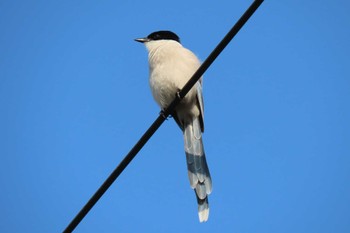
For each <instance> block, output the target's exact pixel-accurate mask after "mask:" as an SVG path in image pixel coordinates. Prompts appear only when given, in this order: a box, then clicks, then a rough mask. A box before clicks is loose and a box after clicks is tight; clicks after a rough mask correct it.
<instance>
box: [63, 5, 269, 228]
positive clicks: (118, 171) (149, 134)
mask: <svg viewBox="0 0 350 233" xmlns="http://www.w3.org/2000/svg"><path fill="white" fill-rule="evenodd" d="M263 1H264V0H255V1H254V2H253V3H252V4H251V6H250V7H249V8H248V9H247V10H246V12H245V13H244V14H243V15H242V16H241V18H240V19H239V20H238V21H237V23H236V24H235V25H234V26H233V27H232V29H231V30H230V31H229V32H228V33H227V35H226V36H225V37H224V39H222V41H221V42H220V43H219V44H218V46H217V47H216V48H215V49H214V50H213V52H212V53H211V54H210V55H209V56H208V58H207V59H206V60H205V61H204V62H203V63H202V65H201V66H200V67H199V69H198V70H197V71H196V73H194V74H193V76H192V77H191V79H190V80H189V81H188V82H187V84H186V85H185V86H184V87H183V89H182V90H181V91H180V92H179V93H178V95H177V96H176V97H175V99H174V100H173V101H172V102H171V104H170V105H169V107H168V108H166V109H165V110H164V111H162V113H161V114H160V115H159V116H158V118H157V119H156V120H155V121H154V122H153V124H152V125H151V126H150V127H149V128H148V130H147V131H146V132H145V133H144V134H143V135H142V137H141V138H140V140H139V141H138V142H137V143H136V144H135V146H134V147H133V148H132V149H131V150H130V151H129V153H128V154H127V155H126V156H125V158H124V159H123V160H122V161H121V162H120V164H119V165H118V166H117V167H116V168H115V170H114V171H113V172H112V173H111V174H110V175H109V177H108V178H107V179H106V180H105V182H104V183H103V184H102V185H101V187H100V188H99V189H98V190H97V191H96V192H95V194H94V195H93V196H92V197H91V198H90V200H89V201H88V202H87V203H86V204H85V206H84V207H83V208H82V209H81V210H80V211H79V213H78V214H77V215H76V216H75V218H74V219H73V220H72V221H71V222H70V223H69V225H68V226H67V227H66V229H65V230H64V231H63V232H64V233H66V232H72V231H73V230H74V229H75V228H76V227H77V226H78V224H79V223H80V222H81V220H83V218H84V217H85V216H86V215H87V213H88V212H89V211H90V210H91V209H92V207H93V206H94V205H95V204H96V203H97V201H98V200H99V199H100V198H101V197H102V196H103V194H104V193H105V192H106V191H107V190H108V188H109V187H110V186H111V185H112V184H113V182H114V181H115V180H116V179H117V178H118V176H119V175H120V174H121V173H122V172H123V171H124V169H125V168H126V167H127V166H128V164H129V163H130V162H131V161H132V160H133V158H135V156H136V154H137V153H138V152H139V151H140V150H141V149H142V147H143V146H144V145H145V144H146V142H147V141H148V140H149V139H150V138H151V137H152V135H153V134H154V133H155V132H156V131H157V130H158V128H159V127H160V126H161V125H162V124H163V122H164V121H165V119H166V118H167V117H168V116H169V115H170V114H171V113H172V112H173V111H174V109H175V107H176V105H177V104H178V103H179V102H180V101H181V100H182V98H184V97H185V95H186V94H187V93H188V92H189V91H190V89H191V88H192V87H193V86H194V84H195V83H196V82H197V81H198V80H199V79H200V77H202V75H203V74H204V72H205V71H206V70H207V69H208V68H209V66H210V65H211V64H212V63H213V62H214V60H215V59H216V58H217V57H218V56H219V54H220V53H221V52H222V51H223V50H224V48H225V47H226V46H227V45H228V44H229V43H230V41H231V40H232V38H233V37H234V36H235V35H236V34H237V33H238V31H239V30H240V29H241V28H242V27H243V25H244V24H245V23H246V22H247V21H248V19H249V18H250V17H251V16H252V15H253V14H254V12H255V11H256V9H258V7H259V6H260V5H261V3H262V2H263Z"/></svg>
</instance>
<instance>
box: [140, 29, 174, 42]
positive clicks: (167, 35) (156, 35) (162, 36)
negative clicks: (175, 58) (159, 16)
mask: <svg viewBox="0 0 350 233" xmlns="http://www.w3.org/2000/svg"><path fill="white" fill-rule="evenodd" d="M135 40H136V41H138V42H141V43H144V42H149V41H154V40H174V41H177V42H179V43H180V38H179V37H178V36H177V35H176V34H175V33H173V32H171V31H157V32H152V33H151V34H149V35H148V36H147V37H146V38H140V39H135Z"/></svg>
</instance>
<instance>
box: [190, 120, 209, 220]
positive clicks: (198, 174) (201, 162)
mask: <svg viewBox="0 0 350 233" xmlns="http://www.w3.org/2000/svg"><path fill="white" fill-rule="evenodd" d="M184 140H185V152H186V159H187V169H188V178H189V179H190V184H191V187H192V188H193V189H194V190H195V193H196V197H197V202H198V216H199V221H200V222H206V221H207V220H208V217H209V204H208V195H209V194H210V193H211V190H212V183H211V177H210V173H209V168H208V165H207V161H206V159H205V154H204V148H203V143H202V132H201V126H200V123H199V119H198V118H196V119H194V120H193V121H192V122H190V123H187V124H186V125H185V127H184Z"/></svg>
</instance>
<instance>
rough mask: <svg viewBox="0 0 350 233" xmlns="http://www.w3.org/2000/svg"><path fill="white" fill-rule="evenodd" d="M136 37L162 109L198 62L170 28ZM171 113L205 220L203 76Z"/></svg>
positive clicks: (207, 188)
mask: <svg viewBox="0 0 350 233" xmlns="http://www.w3.org/2000/svg"><path fill="white" fill-rule="evenodd" d="M135 41H137V42H140V43H143V44H144V45H145V47H146V49H147V51H148V63H149V84H150V87H151V92H152V95H153V97H154V99H155V101H156V102H157V104H158V105H159V106H160V108H161V110H164V109H166V108H167V107H168V106H169V104H170V103H171V102H172V101H173V100H174V98H175V96H176V95H177V94H178V92H179V91H180V90H181V89H182V88H183V86H184V85H185V84H186V83H187V82H188V80H189V79H190V78H191V77H192V75H193V74H194V73H195V72H196V71H197V69H198V68H199V67H200V64H201V63H200V61H199V59H198V58H197V56H196V55H195V54H194V53H193V52H192V51H190V50H189V49H187V48H185V47H183V46H182V44H181V42H180V38H179V36H178V35H177V34H175V33H174V32H172V31H166V30H163V31H156V32H153V33H151V34H149V35H148V36H147V37H143V38H138V39H135ZM171 116H172V117H173V119H174V120H175V121H176V123H177V125H178V126H179V127H180V129H181V130H182V132H183V137H184V147H185V154H186V161H187V170H188V178H189V181H190V185H191V188H192V189H194V191H195V194H196V199H197V203H198V217H199V221H200V222H206V221H207V220H208V217H209V202H208V195H209V194H210V193H211V191H212V180H211V176H210V173H209V168H208V164H207V161H206V158H205V153H204V147H203V139H202V133H203V132H204V103H203V94H202V78H201V79H200V80H199V81H198V82H197V83H196V84H195V85H194V87H193V88H192V89H191V90H190V91H189V92H188V93H187V95H186V96H185V97H184V98H183V99H182V100H181V102H180V103H179V104H178V105H177V106H176V107H175V110H174V111H173V113H171Z"/></svg>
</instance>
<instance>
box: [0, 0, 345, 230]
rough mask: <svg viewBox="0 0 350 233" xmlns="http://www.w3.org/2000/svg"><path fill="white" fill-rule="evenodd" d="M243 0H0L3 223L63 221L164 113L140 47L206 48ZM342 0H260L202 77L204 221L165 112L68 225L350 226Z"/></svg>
mask: <svg viewBox="0 0 350 233" xmlns="http://www.w3.org/2000/svg"><path fill="white" fill-rule="evenodd" d="M250 4H251V1H224V2H220V1H219V2H212V1H208V2H205V1H201V2H194V1H176V2H174V1H169V2H166V1H138V2H132V1H129V2H126V1H124V2H123V1H99V2H97V1H47V0H45V1H44V0H42V1H15V0H11V1H9V0H7V1H6V0H5V1H4V0H3V1H1V2H0V30H1V34H0V109H1V114H0V187H1V191H0V206H1V211H0V214H1V216H0V232H35V233H38V232H61V231H62V230H63V229H64V228H65V227H66V226H67V224H68V223H69V222H70V221H71V220H72V218H73V217H74V216H75V215H76V214H77V213H78V211H79V210H80V209H81V207H82V206H83V205H84V204H85V203H86V202H87V200H88V199H89V198H90V197H91V195H92V194H93V193H94V192H95V191H96V190H97V188H98V187H99V186H100V185H101V184H102V182H103V181H104V180H105V179H106V178H107V176H108V175H109V174H110V173H111V172H112V170H113V169H114V168H115V167H116V166H117V164H118V163H119V162H120V161H121V159H122V158H123V157H124V155H125V154H126V153H127V152H128V151H129V149H130V148H131V147H132V146H133V145H134V143H135V142H136V140H137V139H138V138H139V137H140V136H141V135H142V133H143V132H144V131H145V130H146V129H147V128H148V127H149V125H150V124H151V123H152V122H153V120H154V119H155V118H156V117H157V115H158V113H159V109H158V106H157V105H156V104H155V102H154V101H153V99H152V96H151V94H150V90H149V86H148V64H147V53H146V50H145V48H144V47H143V46H142V45H141V44H138V43H135V42H134V41H133V39H134V38H137V37H142V36H146V35H148V34H149V33H150V32H153V31H156V30H160V29H169V30H172V31H175V32H176V33H177V34H178V35H179V36H180V37H181V39H182V42H183V44H184V46H186V47H187V48H190V49H191V50H192V51H194V52H195V53H196V54H197V55H198V56H199V57H200V58H201V59H202V60H204V59H205V58H206V57H207V55H209V53H210V52H211V50H212V49H213V48H214V47H215V46H216V44H217V43H218V42H219V41H220V40H221V38H222V37H223V36H224V35H225V34H226V32H227V31H228V30H229V29H230V28H231V27H232V25H233V24H234V23H235V22H236V20H237V19H238V18H239V17H240V16H241V14H242V13H243V12H244V11H245V10H246V8H247V7H248V6H249V5H250ZM349 10H350V3H349V2H348V1H345V0H335V1H325V0H320V1H302V0H293V1H292V0H287V1H276V0H275V1H265V2H264V3H263V5H262V6H261V7H260V8H259V9H258V11H257V12H256V14H254V15H253V17H252V18H251V20H250V21H249V22H248V23H247V24H246V25H245V27H244V28H243V29H242V30H241V31H240V32H239V34H238V35H237V36H236V37H235V39H234V40H233V41H232V43H231V44H230V45H229V46H228V47H227V49H226V50H225V51H224V52H223V54H222V55H221V56H220V57H219V58H218V59H217V60H216V61H215V63H214V64H213V65H212V66H211V67H210V69H209V70H208V72H207V73H206V74H205V77H204V98H205V123H206V131H205V134H204V145H205V150H206V154H207V160H208V163H209V167H210V170H211V174H212V178H213V187H214V189H213V193H212V195H210V199H209V201H210V205H211V210H210V217H209V221H208V222H207V223H205V224H200V223H199V222H198V217H197V204H196V200H195V196H194V194H193V191H192V190H191V189H190V187H189V182H188V179H187V172H186V163H185V154H184V150H183V139H182V134H181V131H180V130H179V129H178V127H177V126H176V124H175V123H174V122H173V120H172V119H169V120H168V121H166V122H165V124H163V125H162V127H161V128H160V129H159V131H158V132H157V133H156V134H155V135H154V137H153V138H152V139H151V140H150V141H149V143H147V144H146V146H145V147H144V148H143V149H142V150H141V152H140V153H139V155H138V156H137V157H136V159H135V160H134V161H133V162H132V164H131V165H130V166H129V167H128V168H127V169H126V170H125V171H124V173H123V174H122V175H121V176H120V177H119V179H118V180H117V181H116V182H115V183H114V184H113V185H112V186H111V188H110V189H109V190H108V191H107V193H106V194H105V195H104V196H103V197H102V199H101V200H100V201H99V202H98V203H97V205H96V206H95V207H94V208H93V209H92V211H91V212H90V213H89V214H88V215H87V217H86V218H85V219H84V220H83V221H82V222H81V224H80V225H79V226H78V227H77V229H76V232H192V233H194V232H201V233H204V232H237V233H238V232H239V233H250V232H251V233H256V232H266V233H271V232H278V233H281V232H288V233H289V232H290V233H295V232H298V233H303V232H305V233H306V232H307V233H309V232H321V233H323V232H339V233H341V232H350V221H349V216H350V59H349V54H350V43H349V42H350V14H349Z"/></svg>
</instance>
